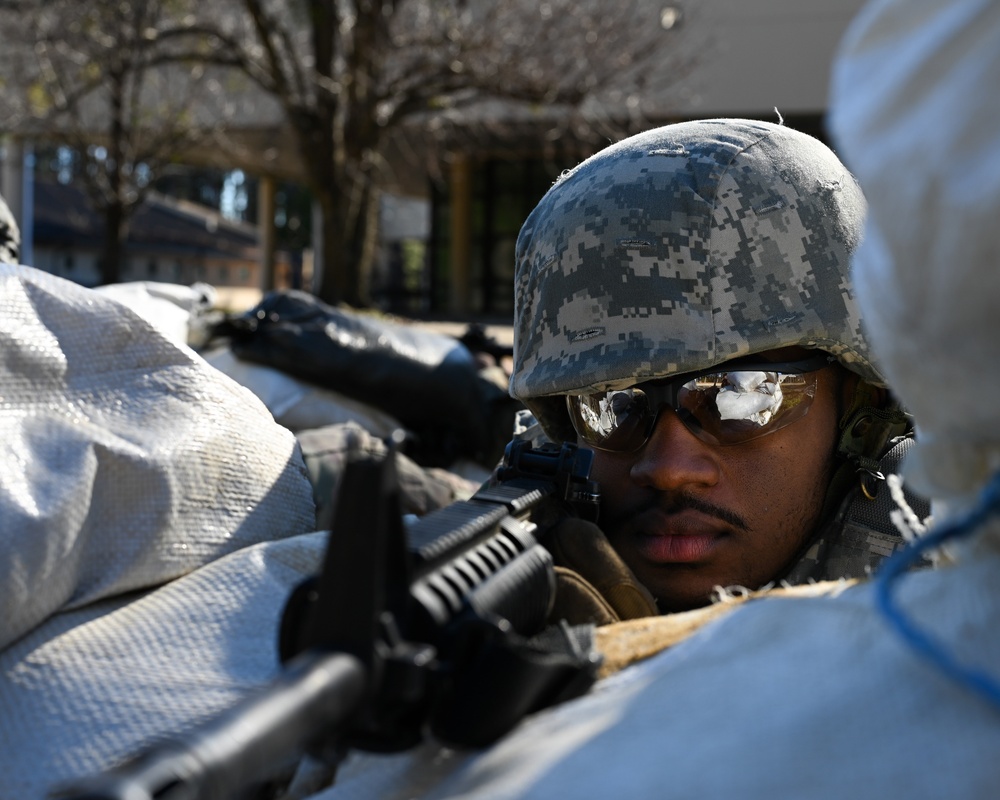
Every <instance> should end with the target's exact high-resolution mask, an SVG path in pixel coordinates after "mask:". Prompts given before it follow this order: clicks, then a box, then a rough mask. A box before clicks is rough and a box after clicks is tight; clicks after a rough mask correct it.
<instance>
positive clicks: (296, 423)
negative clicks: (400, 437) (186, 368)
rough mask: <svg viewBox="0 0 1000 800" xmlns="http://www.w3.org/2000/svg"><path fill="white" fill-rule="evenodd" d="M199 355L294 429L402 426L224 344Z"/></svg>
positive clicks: (377, 431)
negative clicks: (243, 357)
mask: <svg viewBox="0 0 1000 800" xmlns="http://www.w3.org/2000/svg"><path fill="white" fill-rule="evenodd" d="M202 355H203V356H204V358H205V360H206V361H207V362H208V363H209V364H211V365H212V366H213V367H215V368H216V369H218V370H219V371H220V372H223V373H224V374H226V375H228V376H229V377H230V378H232V379H233V380H234V381H236V382H237V383H239V384H242V385H243V386H246V387H247V388H248V389H249V390H250V391H252V392H253V393H254V394H255V395H257V397H259V398H260V399H261V400H262V401H263V403H264V405H266V406H267V408H268V410H269V411H270V412H271V414H272V415H273V416H274V419H275V421H276V422H277V423H278V424H279V425H283V426H285V427H286V428H288V429H289V430H290V431H293V432H295V433H298V432H299V431H307V430H312V429H314V428H323V427H325V426H327V425H338V424H342V423H357V424H358V425H360V426H361V427H362V428H364V429H365V430H366V431H368V432H369V433H371V434H373V435H375V436H378V437H380V438H387V437H388V436H389V435H390V434H391V433H392V432H393V431H395V430H397V429H400V428H402V425H401V424H400V423H399V422H398V421H397V420H396V419H394V418H393V417H392V416H390V415H389V414H386V413H385V412H384V411H381V410H379V409H377V408H375V407H374V406H370V405H367V404H365V403H362V402H361V401H359V400H354V399H353V398H350V397H347V396H346V395H343V394H341V393H340V392H335V391H333V390H332V389H325V388H323V387H321V386H316V385H315V384H311V383H307V382H306V381H301V380H299V379H297V378H294V377H292V376H291V375H288V374H286V373H284V372H281V371H280V370H277V369H274V368H272V367H267V366H262V365H260V364H254V363H253V362H251V361H243V360H241V359H239V358H237V357H236V356H235V355H234V354H233V351H232V350H231V349H229V348H228V347H215V348H212V349H211V350H209V351H207V352H205V353H203V354H202Z"/></svg>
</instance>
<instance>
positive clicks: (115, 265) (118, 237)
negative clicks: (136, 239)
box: [101, 203, 128, 284]
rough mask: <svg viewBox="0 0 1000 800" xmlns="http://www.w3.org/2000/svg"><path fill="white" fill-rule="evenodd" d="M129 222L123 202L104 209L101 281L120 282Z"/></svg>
mask: <svg viewBox="0 0 1000 800" xmlns="http://www.w3.org/2000/svg"><path fill="white" fill-rule="evenodd" d="M127 230H128V223H127V219H126V215H125V209H124V208H123V207H122V205H121V203H112V204H111V205H109V206H108V207H107V208H105V210H104V247H103V251H102V253H101V283H103V284H109V283H119V282H120V281H121V275H122V256H123V252H124V249H125V238H126V233H127Z"/></svg>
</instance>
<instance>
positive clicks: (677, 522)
mask: <svg viewBox="0 0 1000 800" xmlns="http://www.w3.org/2000/svg"><path fill="white" fill-rule="evenodd" d="M655 516H656V517H657V518H658V524H656V525H653V524H649V523H651V522H652V520H650V519H647V520H646V524H644V525H641V526H640V527H638V528H636V529H634V530H633V531H632V534H631V535H632V543H633V547H635V550H636V552H637V553H638V554H639V556H640V557H641V558H643V559H645V560H646V561H649V562H651V563H653V564H682V563H694V562H699V561H705V560H707V559H708V558H709V557H710V556H711V555H712V554H713V552H714V551H715V550H717V549H718V548H719V547H720V546H721V544H722V542H723V541H724V540H725V538H726V536H727V533H726V531H725V530H722V529H721V528H720V525H719V522H718V520H712V519H709V518H707V517H706V516H705V515H704V514H702V513H700V512H697V511H681V512H678V513H674V514H667V515H663V514H656V515H655Z"/></svg>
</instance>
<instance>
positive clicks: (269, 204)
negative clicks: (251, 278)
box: [257, 175, 277, 294]
mask: <svg viewBox="0 0 1000 800" xmlns="http://www.w3.org/2000/svg"><path fill="white" fill-rule="evenodd" d="M276 194H277V183H276V182H275V180H274V178H272V177H271V176H270V175H261V176H260V179H259V180H258V182H257V241H258V242H259V245H260V276H259V277H260V280H259V283H258V285H259V286H260V290H261V291H262V292H264V293H265V294H266V293H267V292H270V291H271V290H272V289H274V288H275V286H274V277H275V276H274V262H275V258H274V252H275V242H276V238H277V237H276V235H275V227H274V211H275V195H276Z"/></svg>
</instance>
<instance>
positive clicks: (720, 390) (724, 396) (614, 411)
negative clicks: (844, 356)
mask: <svg viewBox="0 0 1000 800" xmlns="http://www.w3.org/2000/svg"><path fill="white" fill-rule="evenodd" d="M835 360H836V359H834V358H833V357H832V356H830V355H828V354H826V353H820V354H816V355H813V356H810V357H809V358H804V359H801V360H798V361H784V362H770V361H762V360H757V361H750V360H749V359H743V360H742V361H735V362H731V363H729V364H727V365H723V366H726V367H728V368H727V369H724V370H723V369H720V367H719V366H716V367H713V368H712V369H711V370H708V371H705V372H698V373H694V374H690V373H688V374H686V375H680V376H678V377H676V378H668V379H665V380H655V381H648V382H646V383H640V384H637V385H636V386H633V387H631V388H630V389H614V390H611V391H604V392H594V393H593V394H586V395H582V396H569V397H567V398H566V404H567V407H568V408H569V416H570V419H571V420H572V421H573V427H574V428H575V429H576V432H577V433H578V434H579V436H580V439H581V440H582V441H583V442H584V443H585V444H587V445H588V446H589V447H593V448H596V449H598V450H611V451H614V452H619V453H631V452H633V451H635V450H638V449H639V448H640V447H642V446H643V445H644V444H646V442H648V441H649V437H650V436H652V435H653V428H654V427H655V425H656V420H657V418H658V417H659V415H660V412H661V411H662V410H663V409H664V408H669V409H671V410H672V411H673V412H674V413H676V414H677V418H678V419H679V420H680V421H681V422H682V423H684V426H685V427H686V428H687V429H688V430H689V431H691V433H693V434H694V435H695V436H697V437H698V438H699V439H701V440H702V441H703V442H707V443H708V444H713V445H728V444H741V443H742V442H748V441H750V440H751V439H758V438H760V437H761V436H766V435H767V434H769V433H773V432H774V431H777V430H781V429H782V428H784V427H786V426H788V425H791V424H792V423H793V422H795V421H796V420H798V419H801V418H802V417H804V416H805V415H806V413H807V412H808V411H809V406H810V405H812V401H813V398H814V397H815V395H816V384H817V383H818V380H819V377H818V375H817V374H816V373H817V372H818V371H819V370H821V369H823V368H824V367H828V366H829V365H830V364H831V363H833V362H834V361H835Z"/></svg>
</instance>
